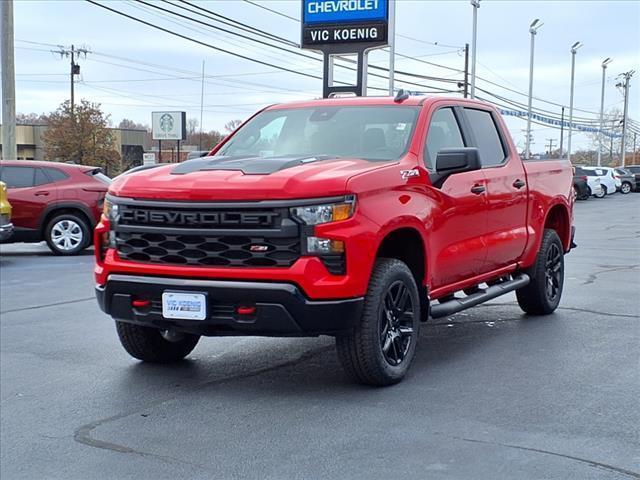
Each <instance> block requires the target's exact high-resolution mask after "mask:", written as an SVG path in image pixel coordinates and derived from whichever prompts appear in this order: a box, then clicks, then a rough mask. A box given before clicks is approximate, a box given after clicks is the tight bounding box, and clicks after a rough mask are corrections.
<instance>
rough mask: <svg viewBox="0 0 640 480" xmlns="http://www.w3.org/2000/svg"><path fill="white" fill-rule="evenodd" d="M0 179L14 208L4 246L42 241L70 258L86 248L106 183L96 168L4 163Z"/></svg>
mask: <svg viewBox="0 0 640 480" xmlns="http://www.w3.org/2000/svg"><path fill="white" fill-rule="evenodd" d="M0 180H2V181H3V182H4V183H6V184H7V189H8V194H9V203H11V206H12V207H13V213H12V221H13V224H14V227H15V230H14V233H13V235H12V236H11V237H10V238H9V239H7V240H5V242H39V241H42V240H46V241H47V244H48V245H49V248H50V249H51V250H52V251H53V253H55V254H57V255H75V254H77V253H79V252H81V251H82V250H84V249H85V248H87V247H88V246H89V245H90V244H91V240H92V235H91V232H92V230H93V227H94V226H95V225H96V223H97V222H98V220H99V219H100V214H101V212H102V205H103V202H104V196H105V193H106V191H107V188H108V186H109V183H110V182H111V180H110V179H109V178H108V177H107V176H105V175H104V174H103V173H101V170H100V169H99V168H96V167H88V166H85V165H72V164H66V163H57V162H36V161H26V160H4V161H2V162H0Z"/></svg>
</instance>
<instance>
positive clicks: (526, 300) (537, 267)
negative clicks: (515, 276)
mask: <svg viewBox="0 0 640 480" xmlns="http://www.w3.org/2000/svg"><path fill="white" fill-rule="evenodd" d="M525 273H526V274H527V275H529V278H530V279H531V281H530V282H529V284H528V285H527V286H525V287H522V288H519V289H518V290H516V297H517V299H518V305H520V308H521V309H522V310H523V311H524V312H526V313H528V314H530V315H548V314H550V313H552V312H553V311H554V310H555V309H556V308H558V305H559V304H560V299H561V298H562V289H563V286H564V250H563V247H562V242H561V241H560V237H558V234H557V233H556V231H555V230H549V229H547V230H545V231H544V235H543V237H542V244H541V245H540V250H539V251H538V255H537V256H536V262H535V263H534V264H533V266H532V267H530V268H528V269H527V270H526V271H525Z"/></svg>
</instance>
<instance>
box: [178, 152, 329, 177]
mask: <svg viewBox="0 0 640 480" xmlns="http://www.w3.org/2000/svg"><path fill="white" fill-rule="evenodd" d="M336 158H337V157H334V156H330V155H313V156H309V155H306V156H286V157H269V158H264V157H255V156H238V155H233V156H213V157H202V158H197V159H194V160H189V161H187V162H183V163H181V164H180V165H178V166H176V167H175V168H174V169H173V171H172V172H171V174H172V175H184V174H187V173H192V172H206V171H209V170H239V171H241V172H242V173H244V174H245V175H269V174H270V173H274V172H278V171H280V170H284V169H286V168H292V167H297V166H298V165H304V164H305V163H312V162H319V161H323V160H335V159H336Z"/></svg>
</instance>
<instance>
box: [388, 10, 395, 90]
mask: <svg viewBox="0 0 640 480" xmlns="http://www.w3.org/2000/svg"><path fill="white" fill-rule="evenodd" d="M389 40H390V42H389V96H390V97H393V93H394V89H395V71H396V2H395V1H391V2H389Z"/></svg>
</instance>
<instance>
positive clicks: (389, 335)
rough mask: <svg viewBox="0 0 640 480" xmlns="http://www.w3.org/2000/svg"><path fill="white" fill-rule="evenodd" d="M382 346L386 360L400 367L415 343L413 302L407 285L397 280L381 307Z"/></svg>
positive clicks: (388, 290) (390, 287) (389, 289)
mask: <svg viewBox="0 0 640 480" xmlns="http://www.w3.org/2000/svg"><path fill="white" fill-rule="evenodd" d="M380 307H381V308H380V310H381V311H380V315H381V318H380V344H381V345H382V354H383V355H384V359H385V360H386V361H387V362H388V363H389V365H392V366H398V365H400V364H401V363H402V362H403V361H404V359H405V358H406V356H407V352H408V351H409V348H410V347H411V342H412V341H413V315H414V309H413V301H412V300H411V295H410V294H409V289H408V288H407V285H405V283H404V282H403V281H402V280H397V281H396V282H394V283H393V284H391V285H390V286H389V288H388V289H387V292H386V294H385V297H384V302H382V303H381V305H380Z"/></svg>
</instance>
